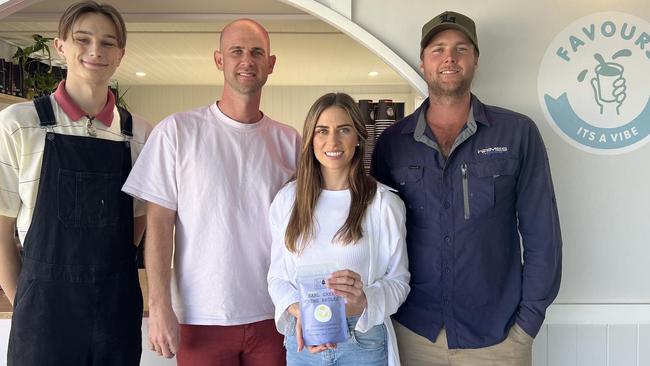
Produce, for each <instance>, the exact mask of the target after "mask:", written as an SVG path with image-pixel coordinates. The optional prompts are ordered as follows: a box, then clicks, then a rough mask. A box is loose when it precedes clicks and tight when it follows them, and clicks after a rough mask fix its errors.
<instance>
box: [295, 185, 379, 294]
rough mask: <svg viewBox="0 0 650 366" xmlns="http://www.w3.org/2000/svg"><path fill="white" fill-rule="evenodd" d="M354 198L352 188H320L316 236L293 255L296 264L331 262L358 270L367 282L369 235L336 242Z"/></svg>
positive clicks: (317, 204) (337, 265) (315, 219)
mask: <svg viewBox="0 0 650 366" xmlns="http://www.w3.org/2000/svg"><path fill="white" fill-rule="evenodd" d="M351 201H352V197H351V195H350V190H349V189H346V190H343V191H328V190H322V191H321V193H320V195H319V196H318V202H316V207H315V208H314V221H315V231H314V237H313V238H312V240H310V242H309V245H308V246H307V247H306V248H305V249H304V250H303V251H302V252H301V253H300V255H299V256H294V257H293V259H294V261H295V265H296V266H305V265H312V264H331V265H333V266H334V267H333V268H334V269H335V270H341V269H350V270H352V271H354V272H356V273H358V274H359V275H360V276H361V280H362V281H363V283H368V280H369V279H368V257H369V255H370V250H369V249H370V248H369V245H368V240H367V238H366V237H362V238H361V239H360V240H359V241H358V242H356V243H353V244H348V245H342V244H340V243H337V242H334V241H333V239H334V236H335V235H336V233H337V232H338V231H339V229H340V228H341V227H343V225H344V224H345V220H347V218H348V215H349V213H350V202H351Z"/></svg>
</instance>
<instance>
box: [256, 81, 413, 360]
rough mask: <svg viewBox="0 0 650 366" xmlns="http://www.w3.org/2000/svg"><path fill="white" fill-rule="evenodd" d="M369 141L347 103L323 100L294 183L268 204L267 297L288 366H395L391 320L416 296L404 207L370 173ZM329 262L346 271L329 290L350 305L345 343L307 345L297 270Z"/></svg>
mask: <svg viewBox="0 0 650 366" xmlns="http://www.w3.org/2000/svg"><path fill="white" fill-rule="evenodd" d="M367 136H368V135H367V132H366V129H365V126H364V123H363V118H362V116H361V113H360V111H359V109H358V107H357V105H356V103H355V102H354V100H353V99H352V98H351V97H350V96H349V95H347V94H343V93H330V94H326V95H324V96H322V97H320V98H319V99H318V100H317V101H316V102H315V103H314V105H312V107H311V108H310V110H309V113H308V114H307V118H306V120H305V126H304V131H303V147H302V151H301V155H300V163H299V166H298V172H297V179H296V180H295V181H293V182H291V183H289V184H287V185H286V186H285V187H284V188H283V189H282V190H281V191H280V192H279V193H278V194H277V196H276V197H275V199H274V201H273V203H272V205H271V209H270V222H271V233H272V238H273V247H272V254H271V267H270V270H269V275H268V282H269V293H270V294H271V298H272V299H273V302H274V304H275V322H276V326H277V328H278V330H279V331H280V332H281V333H282V334H284V335H285V347H286V349H287V364H288V365H290V366H294V365H355V366H356V365H361V364H362V365H399V356H398V353H397V343H396V342H395V334H394V331H393V327H392V324H391V322H390V315H392V314H394V313H395V312H396V311H397V308H398V307H399V306H400V305H401V304H402V302H403V301H404V300H405V299H406V295H407V294H408V292H409V290H410V288H409V285H408V283H409V278H410V274H409V272H408V261H407V255H406V244H405V241H404V239H405V234H406V233H405V230H406V229H405V226H404V222H405V209H404V204H403V203H402V201H401V200H400V199H399V197H398V196H397V195H396V194H394V193H393V192H391V191H390V188H388V187H387V186H384V185H382V184H380V183H377V182H376V181H375V180H374V179H373V178H372V177H370V176H367V175H366V174H365V173H364V171H363V155H364V149H365V144H366V139H367ZM324 263H334V264H335V265H336V266H337V268H340V270H338V271H335V272H333V273H332V274H331V275H330V277H329V279H328V281H327V287H329V288H330V289H331V290H332V292H334V293H335V294H336V295H338V296H341V297H343V298H344V299H345V302H346V305H345V310H346V317H347V322H348V329H349V331H348V339H347V341H346V342H342V343H339V344H321V345H307V346H306V345H305V344H304V342H303V338H302V333H301V316H300V306H299V301H300V300H299V292H298V286H297V279H296V269H297V267H298V266H303V265H314V264H324Z"/></svg>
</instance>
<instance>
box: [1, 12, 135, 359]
mask: <svg viewBox="0 0 650 366" xmlns="http://www.w3.org/2000/svg"><path fill="white" fill-rule="evenodd" d="M125 42H126V29H125V27H124V22H123V19H122V17H121V16H120V14H119V13H118V12H117V10H115V9H114V8H113V7H111V6H109V5H99V4H97V3H94V2H82V3H77V4H74V5H72V6H70V7H69V8H68V9H67V10H66V12H65V13H64V14H63V16H62V17H61V20H60V23H59V36H58V38H56V39H55V40H54V46H55V48H56V50H57V52H58V53H59V55H61V56H62V57H63V58H64V59H65V60H66V63H67V66H68V73H67V77H66V80H65V81H64V82H62V83H61V84H60V85H59V87H58V89H57V91H56V92H55V94H54V95H52V96H46V97H43V98H39V99H37V100H35V101H34V102H33V103H31V102H29V103H21V104H16V105H13V106H10V107H9V108H7V109H5V110H3V111H2V112H0V139H2V147H0V166H1V167H2V168H0V169H2V171H1V172H0V173H1V175H0V176H1V178H0V191H2V192H3V193H2V194H1V197H0V229H1V230H0V234H1V235H2V236H1V237H0V247H1V248H2V249H1V251H0V272H1V273H0V281H1V282H0V283H1V284H2V287H3V288H4V289H5V291H6V293H7V296H8V298H9V300H10V301H11V302H12V304H13V317H12V324H11V333H10V338H9V347H8V360H7V361H8V365H9V366H36V365H39V366H44V365H52V366H54V365H66V366H75V365H84V366H85V365H97V366H99V365H102V366H108V365H115V366H117V365H120V366H125V365H138V364H139V363H140V354H141V344H142V339H141V323H142V294H141V292H140V286H139V283H138V273H137V268H136V264H135V251H136V247H135V246H134V245H133V243H134V240H137V239H138V238H139V237H140V236H141V235H142V231H143V229H144V225H143V224H142V223H143V222H144V216H142V214H143V213H144V212H143V211H142V210H136V211H139V212H136V214H137V215H138V216H141V217H138V218H137V219H136V220H135V222H136V224H135V227H136V228H135V229H134V205H133V201H132V199H131V197H130V196H128V195H126V194H123V193H122V192H121V191H120V189H121V187H122V184H123V182H124V180H125V179H126V177H127V176H128V174H129V172H130V170H131V165H132V161H133V160H134V159H135V156H137V153H139V150H140V149H141V147H142V144H143V143H144V139H145V135H146V134H147V132H148V129H147V127H146V123H145V122H144V121H142V120H138V119H135V120H134V119H133V118H132V117H131V115H130V114H129V113H128V112H126V111H125V110H123V109H121V108H117V107H116V106H115V97H114V96H113V94H112V93H111V92H110V91H109V89H108V83H109V79H110V78H111V77H112V75H113V73H114V72H115V70H116V68H117V67H118V66H119V64H120V61H121V59H122V57H123V55H124V46H125ZM14 223H16V225H17V228H18V231H19V236H20V239H21V241H22V243H23V247H24V255H23V259H22V263H21V262H20V261H19V259H18V257H17V255H16V252H15V246H13V243H9V242H10V241H11V236H10V235H9V233H11V232H12V231H13V225H14ZM12 249H13V251H12Z"/></svg>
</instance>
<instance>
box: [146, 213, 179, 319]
mask: <svg viewBox="0 0 650 366" xmlns="http://www.w3.org/2000/svg"><path fill="white" fill-rule="evenodd" d="M175 222H176V211H173V210H170V209H167V208H164V207H162V206H159V205H156V204H154V203H147V238H146V245H145V248H144V253H145V254H144V259H145V265H146V268H147V282H148V286H149V309H150V310H153V309H152V308H156V307H160V306H165V307H166V306H171V294H170V280H171V261H172V253H173V234H174V224H175Z"/></svg>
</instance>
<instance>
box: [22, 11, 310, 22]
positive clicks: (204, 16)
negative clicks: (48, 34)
mask: <svg viewBox="0 0 650 366" xmlns="http://www.w3.org/2000/svg"><path fill="white" fill-rule="evenodd" d="M120 14H122V17H123V18H124V20H125V21H126V22H127V23H130V22H144V23H168V22H174V23H179V22H187V23H194V22H207V21H232V20H235V19H239V18H241V17H242V16H243V15H242V14H239V13H156V12H147V13H129V12H122V13H120ZM60 16H61V13H60V12H21V13H18V14H14V16H12V17H11V21H14V22H18V21H20V22H27V21H30V22H33V21H39V20H40V21H52V20H53V19H56V20H57V21H58V19H59V17H60ZM245 16H246V17H248V18H253V19H256V20H260V21H263V20H267V21H304V20H313V19H314V17H313V16H311V15H308V14H255V13H247V14H245Z"/></svg>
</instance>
